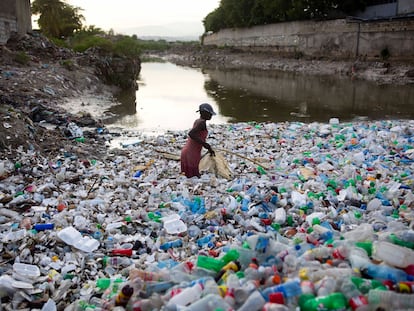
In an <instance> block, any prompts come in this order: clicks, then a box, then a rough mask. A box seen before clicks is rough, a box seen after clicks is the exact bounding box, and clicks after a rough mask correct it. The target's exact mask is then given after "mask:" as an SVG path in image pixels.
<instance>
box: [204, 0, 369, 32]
mask: <svg viewBox="0 0 414 311" xmlns="http://www.w3.org/2000/svg"><path fill="white" fill-rule="evenodd" d="M365 5H366V0H292V1H286V0H221V2H220V6H219V7H218V8H217V9H215V10H214V11H213V12H211V13H209V14H208V15H207V16H206V17H205V18H204V20H203V24H204V29H205V32H209V31H212V32H217V31H219V30H220V29H224V28H238V27H251V26H255V25H266V24H272V23H279V22H285V21H294V20H310V19H331V18H338V17H344V16H346V15H347V14H350V13H351V12H354V11H356V10H363V9H365Z"/></svg>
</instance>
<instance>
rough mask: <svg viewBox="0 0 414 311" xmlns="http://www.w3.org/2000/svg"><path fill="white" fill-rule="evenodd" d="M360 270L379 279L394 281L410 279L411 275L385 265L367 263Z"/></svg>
mask: <svg viewBox="0 0 414 311" xmlns="http://www.w3.org/2000/svg"><path fill="white" fill-rule="evenodd" d="M361 272H362V273H363V274H365V275H368V276H369V277H371V278H374V279H377V280H381V281H387V280H389V281H392V282H394V283H397V282H404V281H410V279H411V277H410V276H409V275H408V274H407V273H405V272H404V271H403V270H400V269H398V268H393V267H389V266H386V265H376V264H369V265H368V266H367V267H366V268H364V269H362V270H361Z"/></svg>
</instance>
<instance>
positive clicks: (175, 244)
mask: <svg viewBox="0 0 414 311" xmlns="http://www.w3.org/2000/svg"><path fill="white" fill-rule="evenodd" d="M181 246H183V241H182V240H181V239H176V240H174V241H169V242H166V243H164V244H161V245H160V249H162V250H164V251H165V250H167V249H169V248H173V247H181Z"/></svg>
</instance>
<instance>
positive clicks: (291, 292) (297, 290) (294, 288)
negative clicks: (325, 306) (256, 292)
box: [262, 279, 302, 302]
mask: <svg viewBox="0 0 414 311" xmlns="http://www.w3.org/2000/svg"><path fill="white" fill-rule="evenodd" d="M278 292H279V293H282V294H283V296H284V297H286V298H290V297H295V296H299V295H301V294H302V288H301V286H300V282H299V280H298V279H295V280H291V281H287V282H285V283H283V284H279V285H275V286H271V287H267V288H265V289H264V290H263V291H262V295H263V297H264V298H265V299H266V301H267V302H269V295H270V294H273V293H278Z"/></svg>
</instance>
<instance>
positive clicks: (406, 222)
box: [0, 119, 414, 311]
mask: <svg viewBox="0 0 414 311" xmlns="http://www.w3.org/2000/svg"><path fill="white" fill-rule="evenodd" d="M209 130H210V135H209V136H210V143H211V145H212V146H217V147H219V148H223V149H225V150H231V151H232V152H231V153H227V154H226V153H224V156H225V157H226V160H227V162H228V164H229V166H230V169H231V171H232V173H233V179H231V180H227V179H224V178H221V177H219V176H215V175H213V174H211V173H206V174H203V175H202V177H201V178H191V179H187V178H185V177H184V176H182V175H179V161H176V158H175V157H174V156H168V155H177V154H179V152H180V148H181V147H182V146H183V145H184V142H185V139H186V133H185V132H169V133H166V134H164V135H161V136H158V137H147V136H141V137H139V139H137V141H136V142H135V143H131V144H123V148H122V149H121V150H115V151H112V152H110V153H109V154H108V156H107V158H106V159H105V160H102V161H100V160H96V159H79V158H77V157H73V156H70V155H68V154H62V155H61V156H60V157H58V158H54V159H47V158H44V157H41V156H39V155H38V154H36V153H35V152H34V151H23V150H19V153H18V154H19V158H18V159H16V161H15V162H14V163H13V162H11V161H9V160H1V161H0V223H1V232H0V238H1V244H0V248H1V254H2V265H1V271H2V273H1V276H0V287H1V289H2V290H1V291H0V293H1V304H2V306H3V307H6V308H7V309H10V310H11V309H12V310H19V309H32V310H33V309H39V310H68V311H69V310H88V311H90V310H197V311H200V310H249V311H252V310H292V309H300V310H307V311H308V310H376V309H377V308H382V309H384V310H408V309H410V308H413V306H414V293H413V291H414V221H413V219H414V195H413V180H414V177H413V171H414V121H409V120H408V121H407V120H401V121H398V120H392V121H375V122H369V121H355V122H352V123H340V122H339V120H337V119H331V121H330V122H329V123H327V124H323V123H310V124H304V123H296V122H295V123H265V124H258V123H238V124H232V125H211V126H210V127H209ZM74 136H76V135H74ZM236 154H238V155H240V156H236ZM258 163H259V164H258ZM260 163H261V164H262V165H260Z"/></svg>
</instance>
